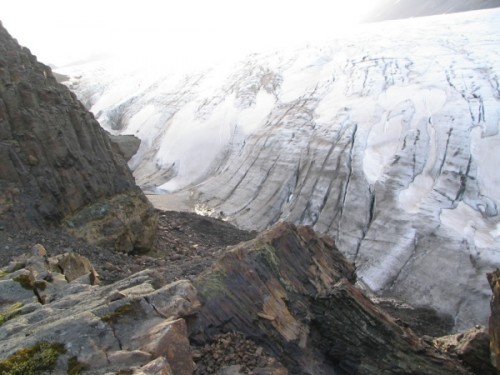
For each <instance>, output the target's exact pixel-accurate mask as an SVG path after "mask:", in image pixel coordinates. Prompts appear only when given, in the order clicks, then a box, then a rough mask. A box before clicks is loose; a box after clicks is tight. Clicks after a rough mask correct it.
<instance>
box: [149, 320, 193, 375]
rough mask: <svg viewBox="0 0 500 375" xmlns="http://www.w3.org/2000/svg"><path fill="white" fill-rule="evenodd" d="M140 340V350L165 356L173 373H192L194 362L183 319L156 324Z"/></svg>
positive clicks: (179, 374)
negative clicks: (141, 343)
mask: <svg viewBox="0 0 500 375" xmlns="http://www.w3.org/2000/svg"><path fill="white" fill-rule="evenodd" d="M142 341H143V343H144V344H143V345H142V350H144V351H147V352H149V353H151V354H152V355H153V357H160V356H163V357H165V358H166V359H167V361H168V363H169V364H170V367H171V368H172V371H173V373H174V374H175V375H191V374H193V371H194V362H193V357H192V354H191V347H190V345H189V339H188V335H187V327H186V321H185V320H184V319H177V320H174V321H165V322H162V323H160V324H157V325H156V326H154V327H153V328H151V329H150V330H149V332H148V333H147V334H146V335H145V336H143V337H142Z"/></svg>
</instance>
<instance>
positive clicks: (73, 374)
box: [67, 357, 88, 375]
mask: <svg viewBox="0 0 500 375" xmlns="http://www.w3.org/2000/svg"><path fill="white" fill-rule="evenodd" d="M87 368H88V366H87V365H86V364H84V363H81V362H79V361H78V358H76V357H71V358H70V359H68V373H67V375H80V374H81V373H82V371H84V370H86V369H87Z"/></svg>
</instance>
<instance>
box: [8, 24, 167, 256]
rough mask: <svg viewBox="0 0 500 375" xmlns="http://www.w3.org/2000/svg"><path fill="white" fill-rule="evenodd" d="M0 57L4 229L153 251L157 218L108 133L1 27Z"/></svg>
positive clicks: (48, 69)
mask: <svg viewBox="0 0 500 375" xmlns="http://www.w3.org/2000/svg"><path fill="white" fill-rule="evenodd" d="M0 53H1V55H0V56H1V57H0V155H1V159H2V163H1V165H0V191H1V192H2V194H1V197H0V228H1V229H2V230H5V231H16V230H21V229H29V228H47V227H53V226H57V225H63V226H65V227H66V228H68V231H70V232H71V233H72V234H73V235H75V236H77V237H82V238H85V239H86V240H87V241H90V242H92V243H96V244H103V245H104V244H105V245H112V246H113V247H114V248H115V249H116V250H118V251H122V252H134V251H135V252H141V251H146V250H148V249H149V248H150V247H151V245H152V242H153V240H154V233H155V230H156V220H157V216H156V214H155V212H154V210H153V208H152V206H151V204H150V203H149V202H148V200H147V199H146V198H145V196H144V195H143V194H142V192H141V191H140V189H139V188H138V187H137V186H136V185H135V181H134V178H133V176H132V175H131V173H130V170H129V169H128V167H127V164H126V161H125V160H124V158H123V157H122V156H121V154H120V152H119V151H118V150H117V149H116V148H115V147H114V146H113V145H112V143H111V142H110V139H109V137H108V134H107V133H106V132H105V131H104V130H103V129H102V128H101V127H100V126H99V124H98V123H97V121H96V120H95V119H94V117H93V115H92V114H91V113H90V112H88V111H87V110H86V109H85V108H84V107H83V105H82V104H81V103H80V102H79V101H78V99H77V98H76V96H75V95H74V94H73V93H72V92H70V91H69V90H68V89H67V88H66V87H65V86H64V85H62V84H59V83H57V82H56V79H55V78H54V76H53V74H52V72H51V69H50V68H49V67H48V66H46V65H43V64H41V63H39V62H38V61H37V60H36V58H35V57H34V56H33V55H32V54H31V53H30V51H29V50H28V49H27V48H24V47H21V46H19V44H18V43H17V42H16V41H15V40H14V39H13V38H12V37H11V36H10V35H9V34H8V32H7V31H6V30H5V29H4V28H3V27H2V25H1V24H0Z"/></svg>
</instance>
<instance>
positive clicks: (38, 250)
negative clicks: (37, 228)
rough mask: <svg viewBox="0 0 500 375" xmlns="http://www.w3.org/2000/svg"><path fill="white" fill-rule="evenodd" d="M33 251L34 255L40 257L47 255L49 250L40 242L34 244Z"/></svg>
mask: <svg viewBox="0 0 500 375" xmlns="http://www.w3.org/2000/svg"><path fill="white" fill-rule="evenodd" d="M31 253H32V255H36V256H39V257H44V256H47V250H45V247H43V245H40V244H39V243H37V244H36V245H33V247H32V248H31Z"/></svg>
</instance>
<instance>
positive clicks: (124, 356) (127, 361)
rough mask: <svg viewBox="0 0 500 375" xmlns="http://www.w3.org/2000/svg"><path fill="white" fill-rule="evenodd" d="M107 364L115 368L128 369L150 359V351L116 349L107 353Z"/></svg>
mask: <svg viewBox="0 0 500 375" xmlns="http://www.w3.org/2000/svg"><path fill="white" fill-rule="evenodd" d="M107 358H108V361H109V364H110V365H111V366H114V367H116V368H122V369H129V368H132V367H134V366H137V365H138V364H143V363H147V362H148V361H150V360H151V353H148V352H145V351H142V350H117V351H114V352H111V353H108V354H107Z"/></svg>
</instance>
